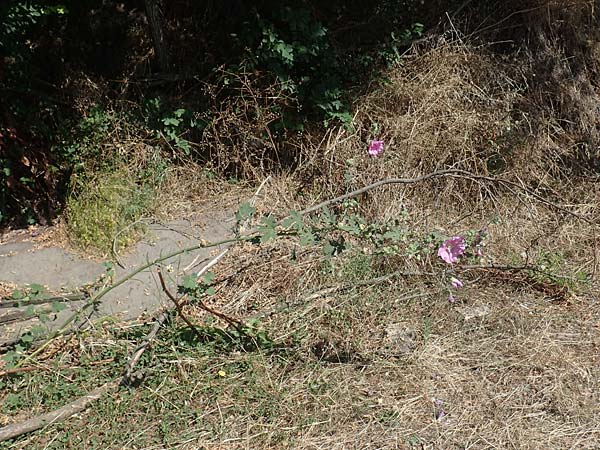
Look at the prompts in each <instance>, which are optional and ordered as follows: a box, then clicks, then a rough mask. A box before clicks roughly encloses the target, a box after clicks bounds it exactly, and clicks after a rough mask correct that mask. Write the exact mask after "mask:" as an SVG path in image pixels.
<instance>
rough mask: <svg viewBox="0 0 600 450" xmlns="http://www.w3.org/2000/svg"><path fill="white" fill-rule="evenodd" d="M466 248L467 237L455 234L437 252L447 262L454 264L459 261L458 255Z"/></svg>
mask: <svg viewBox="0 0 600 450" xmlns="http://www.w3.org/2000/svg"><path fill="white" fill-rule="evenodd" d="M465 248H467V245H466V244H465V238H464V237H462V236H454V237H452V238H450V239H447V240H445V241H444V242H443V243H442V246H441V247H440V248H439V250H438V253H437V254H438V256H439V257H440V258H442V259H443V260H444V261H445V262H447V263H448V264H452V263H455V262H456V261H458V257H459V256H460V255H462V254H463V253H464V252H465Z"/></svg>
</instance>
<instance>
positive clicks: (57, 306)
mask: <svg viewBox="0 0 600 450" xmlns="http://www.w3.org/2000/svg"><path fill="white" fill-rule="evenodd" d="M66 308H67V305H65V304H64V303H63V302H52V312H55V313H59V312H61V311H63V310H64V309H66Z"/></svg>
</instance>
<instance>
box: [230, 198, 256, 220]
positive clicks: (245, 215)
mask: <svg viewBox="0 0 600 450" xmlns="http://www.w3.org/2000/svg"><path fill="white" fill-rule="evenodd" d="M255 212H256V208H255V207H254V206H252V205H251V204H250V203H248V202H245V203H242V204H241V205H240V207H239V209H238V210H237V212H236V213H235V219H236V220H237V221H238V222H241V221H242V220H245V219H249V218H250V217H252V216H253V215H254V213H255Z"/></svg>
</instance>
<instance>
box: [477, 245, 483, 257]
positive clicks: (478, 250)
mask: <svg viewBox="0 0 600 450" xmlns="http://www.w3.org/2000/svg"><path fill="white" fill-rule="evenodd" d="M477 256H479V257H480V258H481V257H483V249H482V248H481V247H477Z"/></svg>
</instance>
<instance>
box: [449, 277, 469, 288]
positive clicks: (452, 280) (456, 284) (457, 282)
mask: <svg viewBox="0 0 600 450" xmlns="http://www.w3.org/2000/svg"><path fill="white" fill-rule="evenodd" d="M450 283H451V284H452V287H453V288H455V289H459V288H461V287H463V286H464V285H465V284H464V283H463V282H462V281H460V280H459V279H458V278H454V277H452V278H450Z"/></svg>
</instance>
